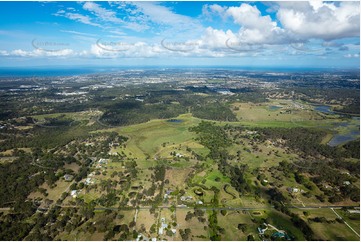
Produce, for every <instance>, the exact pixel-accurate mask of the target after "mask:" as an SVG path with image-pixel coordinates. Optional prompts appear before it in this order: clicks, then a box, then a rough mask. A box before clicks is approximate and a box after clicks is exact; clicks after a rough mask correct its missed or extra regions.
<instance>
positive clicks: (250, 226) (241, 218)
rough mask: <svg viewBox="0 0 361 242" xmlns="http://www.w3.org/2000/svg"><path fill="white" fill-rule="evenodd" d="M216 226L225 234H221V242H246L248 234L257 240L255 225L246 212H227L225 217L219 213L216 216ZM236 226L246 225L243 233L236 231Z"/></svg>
mask: <svg viewBox="0 0 361 242" xmlns="http://www.w3.org/2000/svg"><path fill="white" fill-rule="evenodd" d="M217 219H218V225H219V226H221V227H222V228H224V229H225V233H224V234H221V239H222V240H228V241H240V240H241V241H246V240H247V236H248V235H249V234H253V236H254V238H255V239H257V238H258V236H257V225H256V224H254V223H253V222H252V220H251V217H250V216H249V214H248V213H247V212H243V211H228V212H227V214H226V215H225V216H223V215H222V214H221V213H218V214H217ZM238 224H246V229H245V231H244V232H242V230H239V229H238Z"/></svg>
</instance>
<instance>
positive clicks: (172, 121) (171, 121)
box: [167, 119, 183, 123]
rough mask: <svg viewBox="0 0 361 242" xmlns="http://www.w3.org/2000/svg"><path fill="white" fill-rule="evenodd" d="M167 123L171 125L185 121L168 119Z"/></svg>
mask: <svg viewBox="0 0 361 242" xmlns="http://www.w3.org/2000/svg"><path fill="white" fill-rule="evenodd" d="M167 122H170V123H182V122H183V120H181V119H168V120H167Z"/></svg>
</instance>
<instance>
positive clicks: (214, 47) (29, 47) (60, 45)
mask: <svg viewBox="0 0 361 242" xmlns="http://www.w3.org/2000/svg"><path fill="white" fill-rule="evenodd" d="M0 65H1V66H14V67H17V66H57V65H71V66H80V65H99V66H106V65H110V66H134V65H140V66H141V65H154V66H155V65H160V66H162V65H166V66H171V65H191V66H201V65H216V66H222V65H224V66H227V65H232V66H255V67H273V66H274V67H291V68H297V67H320V68H324V67H329V68H359V66H360V3H359V2H357V1H355V2H322V1H312V2H0Z"/></svg>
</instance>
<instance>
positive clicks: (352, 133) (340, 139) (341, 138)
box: [328, 117, 360, 146]
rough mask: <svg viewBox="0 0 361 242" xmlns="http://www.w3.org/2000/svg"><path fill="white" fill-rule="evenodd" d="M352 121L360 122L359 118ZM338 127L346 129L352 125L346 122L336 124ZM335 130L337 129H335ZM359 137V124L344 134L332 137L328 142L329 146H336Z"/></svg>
mask: <svg viewBox="0 0 361 242" xmlns="http://www.w3.org/2000/svg"><path fill="white" fill-rule="evenodd" d="M352 119H353V120H358V121H360V117H353V118H352ZM337 125H338V127H347V126H351V125H352V124H350V123H347V122H342V123H338V124H337ZM336 128H337V127H336ZM359 135H360V124H358V125H357V126H355V127H352V128H351V129H350V130H349V132H348V133H346V134H336V135H334V136H333V138H332V139H331V140H330V141H329V142H328V145H329V146H337V145H340V144H343V143H347V142H349V141H352V140H355V139H357V138H358V137H359Z"/></svg>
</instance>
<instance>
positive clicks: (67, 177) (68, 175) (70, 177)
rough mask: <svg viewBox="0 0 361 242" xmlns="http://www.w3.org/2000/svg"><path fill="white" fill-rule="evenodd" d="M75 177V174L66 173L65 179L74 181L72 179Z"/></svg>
mask: <svg viewBox="0 0 361 242" xmlns="http://www.w3.org/2000/svg"><path fill="white" fill-rule="evenodd" d="M73 178H74V176H73V175H70V174H65V175H64V179H65V181H72V180H73Z"/></svg>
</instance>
